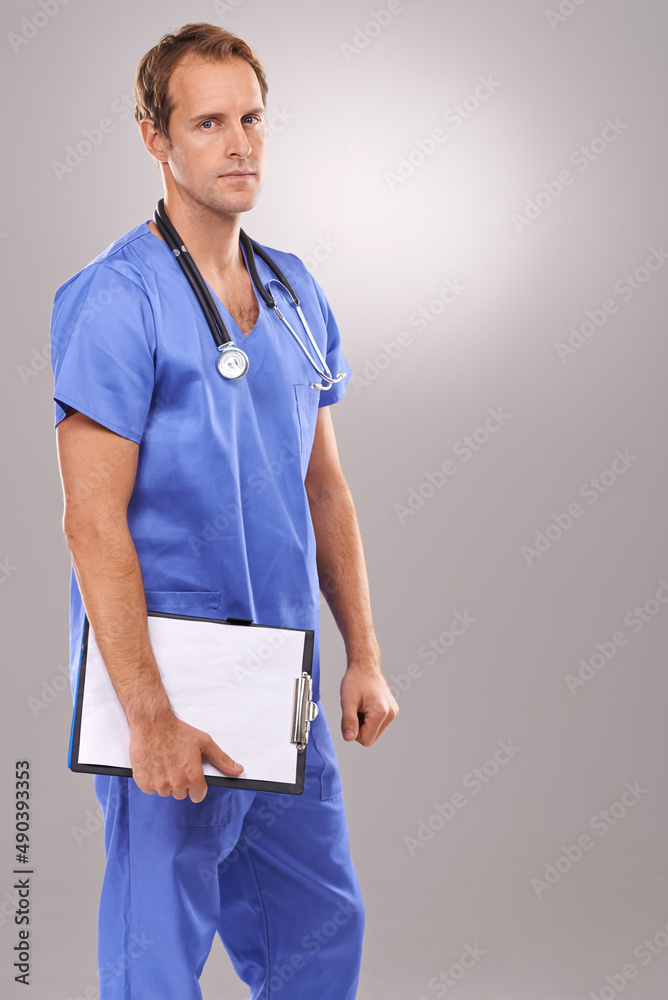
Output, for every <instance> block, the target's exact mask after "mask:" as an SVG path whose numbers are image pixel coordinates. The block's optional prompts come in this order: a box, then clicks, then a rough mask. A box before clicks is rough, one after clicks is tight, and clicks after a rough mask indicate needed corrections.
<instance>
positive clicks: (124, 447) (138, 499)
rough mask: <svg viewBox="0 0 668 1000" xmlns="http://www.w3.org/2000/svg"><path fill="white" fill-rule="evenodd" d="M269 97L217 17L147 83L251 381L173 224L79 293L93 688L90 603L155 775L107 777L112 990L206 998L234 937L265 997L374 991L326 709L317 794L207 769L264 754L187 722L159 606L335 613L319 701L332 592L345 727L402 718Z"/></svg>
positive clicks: (102, 263)
mask: <svg viewBox="0 0 668 1000" xmlns="http://www.w3.org/2000/svg"><path fill="white" fill-rule="evenodd" d="M266 93H267V86H266V80H265V76H264V72H263V69H262V66H261V65H260V63H259V62H258V60H257V58H256V57H255V55H254V54H253V52H252V51H251V50H250V49H249V48H248V46H247V45H246V44H245V42H243V41H241V40H240V39H238V38H236V37H235V36H234V35H232V34H230V33H229V32H226V31H223V30H221V29H220V28H217V27H214V26H212V25H208V24H191V25H185V26H184V27H183V28H182V29H181V30H180V31H178V32H177V33H175V34H173V35H166V36H164V38H163V39H161V41H160V43H159V44H158V45H157V46H155V48H153V49H152V50H151V51H150V52H148V53H147V55H146V56H145V57H144V58H143V60H142V61H141V63H140V65H139V68H138V71H137V79H136V87H135V99H136V118H137V121H138V123H139V128H140V130H141V135H142V139H143V141H144V143H145V145H146V148H147V150H148V152H149V153H150V154H151V156H153V157H154V159H155V160H156V162H157V163H158V164H159V166H160V171H161V174H162V180H163V185H164V204H165V210H166V212H167V215H168V217H169V219H170V220H171V222H172V224H173V225H174V227H175V228H176V230H177V232H178V233H179V235H180V237H181V239H182V241H183V243H184V244H185V246H186V247H187V248H188V251H189V252H190V254H191V256H192V257H193V259H194V261H195V262H196V264H197V266H198V268H199V270H200V272H201V273H202V275H203V277H204V279H205V280H206V281H207V283H208V285H209V287H210V289H211V290H212V291H213V293H214V294H215V296H216V298H217V300H218V303H217V304H218V305H219V306H220V311H221V314H222V315H223V318H224V320H225V323H226V325H227V326H228V328H229V329H230V331H231V333H232V336H233V338H234V339H235V342H236V344H237V346H241V347H243V349H244V351H245V352H246V353H247V354H248V356H249V360H250V367H249V370H248V373H247V374H246V375H244V376H243V377H242V378H239V379H237V380H235V381H227V380H225V379H222V378H221V377H220V374H219V373H218V371H217V370H216V364H215V362H216V357H217V351H216V345H215V344H214V342H213V339H212V337H211V334H210V331H209V329H208V327H207V325H206V322H205V319H204V316H203V313H202V310H201V309H200V307H199V305H198V303H197V301H196V299H195V296H194V294H193V292H192V290H191V288H190V286H189V285H188V283H187V281H186V279H185V277H184V275H183V274H182V273H181V271H180V269H179V266H178V262H177V261H176V259H175V257H174V256H173V254H172V252H171V251H170V250H169V248H168V246H167V245H166V244H165V242H164V241H163V240H162V238H161V236H160V233H159V231H158V229H157V228H156V226H155V224H154V223H153V222H148V223H147V222H144V223H142V224H141V225H139V226H137V227H136V228H135V229H133V230H131V231H130V232H129V233H127V234H126V235H125V236H122V237H121V238H120V239H118V240H116V241H115V242H114V243H112V244H111V245H110V246H109V247H108V248H107V249H106V250H105V251H104V252H103V253H102V254H100V255H99V256H98V257H97V258H95V260H93V261H92V262H91V263H90V264H89V265H87V267H85V268H83V270H82V271H80V272H79V273H78V274H76V275H75V276H74V277H73V278H71V279H70V280H69V281H68V282H66V283H65V284H64V285H63V286H62V287H61V288H59V289H58V291H57V293H56V296H55V303H54V310H53V318H52V362H53V368H54V376H55V390H54V400H55V404H56V426H57V437H58V451H59V460H60V469H61V475H62V480H63V489H64V496H65V513H64V531H65V535H66V540H67V545H68V548H69V551H70V554H71V557H72V567H73V570H72V579H71V592H70V597H71V611H70V645H71V663H70V670H71V682H72V686H73V690H74V685H75V684H76V675H77V669H78V659H79V651H80V648H81V639H82V626H83V617H84V608H85V612H86V613H87V615H88V618H89V620H90V623H91V627H92V629H93V631H94V633H95V637H96V639H97V643H98V645H99V648H100V651H101V653H102V656H103V658H104V661H105V664H106V667H107V670H108V672H109V675H110V677H111V680H112V682H113V684H114V687H115V689H116V691H117V693H118V696H119V700H120V702H121V704H122V706H123V709H124V710H125V713H126V716H127V719H128V723H129V727H130V739H131V742H130V758H131V763H132V768H133V777H132V778H125V777H118V776H108V775H96V776H95V791H96V795H97V797H98V800H99V802H100V804H101V807H102V809H103V811H104V818H105V850H106V858H107V861H106V870H105V875H104V880H103V886H102V894H101V900H100V911H99V924H98V929H99V964H100V997H101V1000H120V998H123V1000H126V998H133V1000H152V998H156V1000H172V998H173V1000H189V998H191V997H193V998H195V997H201V991H200V988H199V985H198V980H199V977H200V974H201V972H202V968H203V965H204V962H205V961H206V958H207V956H208V954H209V950H210V948H211V944H212V941H213V937H214V935H215V933H216V931H218V933H219V934H220V936H221V938H222V940H223V943H224V944H225V947H226V949H227V951H228V953H229V954H230V957H231V959H232V962H233V963H234V966H235V968H236V971H237V972H238V974H239V976H240V977H241V978H242V979H243V980H244V981H245V982H246V983H248V985H249V986H250V988H251V996H252V998H253V1000H259V998H269V997H272V998H274V997H278V996H280V997H281V998H285V1000H327V998H331V1000H347V998H352V997H354V996H355V993H356V988H357V981H358V976H359V964H360V954H361V939H362V930H363V922H364V920H363V907H362V901H361V897H360V891H359V884H358V881H357V877H356V874H355V870H354V867H353V863H352V861H351V858H350V850H349V841H348V832H347V826H346V819H345V811H344V805H343V799H342V794H341V783H340V778H339V772H338V766H337V762H336V757H335V753H334V748H333V744H332V739H331V736H330V732H329V729H328V725H327V720H326V718H325V715H324V713H323V711H322V708H321V706H320V705H319V707H320V714H319V715H318V717H317V718H316V719H315V721H314V722H313V723H312V724H311V737H310V739H309V742H308V745H307V750H306V780H305V790H304V792H303V794H302V795H300V796H291V795H280V794H276V793H271V792H254V791H250V790H247V789H243V788H222V787H220V786H208V785H207V784H206V781H205V779H204V774H203V770H202V758H203V757H206V759H207V760H208V761H209V762H210V763H211V764H213V765H214V766H215V767H216V768H218V769H219V770H220V771H221V772H223V773H224V774H227V775H239V774H242V773H243V761H241V762H239V763H235V762H234V761H232V759H231V758H230V757H229V755H228V754H227V753H226V752H225V746H224V745H223V746H218V745H216V744H215V743H214V742H213V740H212V739H211V738H210V736H209V735H208V734H207V733H204V732H201V731H199V730H197V729H195V728H193V727H192V726H189V725H187V724H186V723H185V722H183V721H182V720H180V719H179V718H178V717H177V716H176V715H175V713H174V712H173V710H172V707H171V705H170V703H169V700H168V698H167V695H166V693H165V690H164V688H163V686H162V682H161V678H160V674H159V671H158V669H157V666H156V663H155V660H154V657H153V653H152V650H151V646H150V641H149V638H148V631H147V619H146V610H147V607H148V608H149V609H150V610H155V611H165V612H171V613H176V614H186V615H191V616H194V617H197V616H201V617H219V618H221V619H223V618H227V617H241V618H249V619H252V620H254V621H256V622H261V623H263V624H268V625H280V626H284V627H290V628H312V629H314V630H315V638H316V642H315V654H314V663H313V680H314V695H313V696H314V700H316V701H318V703H319V698H320V694H319V684H318V677H319V656H318V651H317V646H318V644H317V638H318V623H319V589H320V588H321V589H322V590H323V593H324V595H325V597H326V599H327V601H328V604H329V606H330V608H331V611H332V613H333V615H334V618H335V620H336V623H337V625H338V627H339V629H340V631H341V634H342V636H343V639H344V643H345V648H346V654H347V660H348V666H347V670H346V672H345V675H344V677H343V680H342V683H341V706H342V723H341V725H342V733H343V737H344V739H345V740H348V741H353V740H356V741H357V742H359V743H361V744H362V745H363V746H370V745H371V744H373V743H375V741H376V740H377V739H378V737H379V736H380V735H381V733H382V732H383V731H384V730H385V728H386V727H387V726H388V725H389V723H390V722H391V721H392V720H393V719H394V718H395V716H396V714H397V711H398V707H397V704H396V701H395V700H394V698H393V697H392V694H391V692H390V690H389V688H388V685H387V683H386V681H385V679H384V677H383V674H382V672H381V668H380V653H379V649H378V644H377V641H376V637H375V633H374V628H373V623H372V617H371V610H370V600H369V593H368V584H367V577H366V570H365V564H364V557H363V551H362V545H361V541H360V536H359V529H358V525H357V519H356V515H355V510H354V506H353V502H352V499H351V496H350V491H349V489H348V486H347V483H346V480H345V478H344V475H343V472H342V470H341V466H340V464H339V458H338V453H337V446H336V441H335V437H334V431H333V427H332V421H331V415H330V410H329V405H328V404H331V403H334V402H336V401H337V400H339V399H341V397H342V396H343V394H344V392H345V387H346V383H347V381H348V378H349V376H350V368H349V366H348V364H347V362H346V361H345V358H344V356H343V354H342V353H341V349H340V338H339V332H338V328H337V325H336V321H335V320H334V317H333V316H332V313H331V311H330V309H329V306H328V303H327V300H326V298H325V296H324V294H323V292H322V289H321V288H320V286H319V285H318V284H317V282H316V281H315V280H314V279H313V278H312V277H311V275H310V274H309V272H308V271H307V270H306V268H305V267H304V265H303V263H302V262H301V261H300V260H299V259H298V258H297V257H295V256H294V255H293V254H289V253H285V252H279V251H277V250H274V249H269V248H267V249H268V252H269V253H270V255H271V257H272V259H273V260H275V261H276V263H277V264H278V266H279V267H280V268H281V269H282V270H283V271H284V273H285V275H286V277H287V278H288V280H289V281H290V283H291V284H292V285H293V286H294V287H295V289H296V291H297V294H298V295H299V297H300V299H301V305H302V308H303V310H304V313H305V315H306V317H307V319H308V321H309V325H310V327H311V329H312V332H313V335H314V337H315V339H316V341H317V343H318V346H319V348H320V350H321V352H322V354H323V356H325V358H326V360H327V363H328V365H329V368H330V369H331V371H332V372H333V373H337V372H345V373H346V378H345V379H344V380H342V381H340V382H338V383H337V384H335V385H333V386H332V387H331V388H329V389H326V390H317V389H315V388H313V385H312V383H313V382H314V374H315V373H314V371H313V369H312V368H311V366H310V364H309V361H308V359H307V358H306V357H305V355H304V354H303V352H302V351H301V349H300V347H299V345H298V344H297V343H296V342H295V341H294V339H293V338H292V336H291V334H290V333H289V331H287V330H286V328H285V327H284V326H283V325H282V324H281V323H280V322H279V320H278V319H277V317H276V316H275V314H274V313H273V312H272V310H271V309H268V308H267V306H266V305H265V304H264V302H263V301H262V300H260V299H259V297H258V296H257V295H256V293H255V290H254V286H253V285H252V283H251V280H250V277H249V273H248V271H247V270H246V262H245V256H244V254H243V253H242V249H241V247H240V243H239V231H240V225H241V223H240V216H241V214H242V213H243V212H247V211H248V210H249V209H251V208H252V207H253V206H254V205H255V203H256V201H257V199H258V196H259V193H260V190H261V187H262V182H263V177H264V171H265V144H266V131H265V118H264V112H265V99H266ZM295 167H296V168H297V167H298V165H295ZM258 270H259V272H260V277H261V279H262V281H263V282H264V283H265V284H266V283H267V282H268V280H269V279H270V278H271V277H273V275H272V273H271V272H270V270H269V269H268V267H267V266H266V265H265V263H264V262H263V261H261V260H259V259H258ZM184 669H187V664H184Z"/></svg>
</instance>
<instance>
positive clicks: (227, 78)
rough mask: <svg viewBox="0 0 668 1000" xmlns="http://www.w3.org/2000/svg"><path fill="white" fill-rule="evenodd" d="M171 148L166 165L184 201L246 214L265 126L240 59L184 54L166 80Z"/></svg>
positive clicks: (261, 162)
mask: <svg viewBox="0 0 668 1000" xmlns="http://www.w3.org/2000/svg"><path fill="white" fill-rule="evenodd" d="M169 93H170V96H171V98H172V101H173V108H174V110H173V111H172V114H171V116H170V119H169V135H170V138H171V141H172V147H171V149H170V148H169V147H168V146H167V144H166V142H165V145H164V154H165V160H166V163H167V164H168V165H169V170H171V174H172V177H173V178H174V181H175V183H176V185H177V186H178V188H179V193H180V194H181V197H182V198H183V199H184V200H185V201H190V202H194V203H196V204H198V205H202V206H205V207H206V208H210V209H213V210H214V211H217V212H224V213H229V214H235V213H237V212H247V211H248V210H249V209H251V208H253V206H254V205H255V203H256V201H257V199H258V197H259V195H260V191H261V189H262V181H263V179H264V170H265V164H266V127H265V118H264V108H263V106H262V93H261V91H260V85H259V83H258V79H257V76H256V75H255V72H254V70H253V68H252V66H250V65H249V63H247V62H246V60H245V59H240V58H237V57H233V58H230V59H227V60H225V61H224V62H212V61H209V60H203V59H201V58H197V57H193V56H185V57H184V58H183V59H182V60H181V62H180V63H178V64H177V66H176V68H175V69H174V71H173V73H172V75H171V77H170V81H169Z"/></svg>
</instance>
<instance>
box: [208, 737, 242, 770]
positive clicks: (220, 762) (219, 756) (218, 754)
mask: <svg viewBox="0 0 668 1000" xmlns="http://www.w3.org/2000/svg"><path fill="white" fill-rule="evenodd" d="M202 753H203V755H204V756H205V757H206V759H207V760H208V761H209V763H210V764H213V766H214V767H217V768H218V770H219V771H222V772H223V774H228V775H230V777H236V776H237V775H238V774H241V772H242V771H243V769H244V768H243V764H237V762H236V761H235V760H232V758H231V757H229V756H228V755H227V754H226V753H225V752H224V751H223V750H221V749H220V747H219V746H218V744H217V743H214V741H213V740H212V739H211V737H210V736H209V737H207V739H206V740H205V742H203V743H202Z"/></svg>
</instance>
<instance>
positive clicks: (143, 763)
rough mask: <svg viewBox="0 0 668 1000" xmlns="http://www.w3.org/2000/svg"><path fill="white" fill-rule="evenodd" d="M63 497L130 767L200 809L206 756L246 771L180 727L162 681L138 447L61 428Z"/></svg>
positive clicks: (90, 423)
mask: <svg viewBox="0 0 668 1000" xmlns="http://www.w3.org/2000/svg"><path fill="white" fill-rule="evenodd" d="M57 435H58V458H59V462H60V473H61V477H62V481H63V492H64V496H65V513H64V517H63V530H64V532H65V538H66V541H67V547H68V549H69V551H70V555H71V557H72V566H73V567H74V572H75V574H76V578H77V582H78V584H79V590H80V592H81V597H82V599H83V603H84V607H85V609H86V613H87V615H88V619H89V621H90V624H91V627H92V629H93V632H94V633H95V638H96V640H97V644H98V646H99V649H100V652H101V654H102V658H103V660H104V662H105V665H106V667H107V671H108V673H109V676H110V678H111V681H112V684H113V685H114V688H115V689H116V692H117V694H118V697H119V700H120V702H121V705H122V706H123V709H124V711H125V714H126V716H127V719H128V724H129V726H130V762H131V764H132V771H133V777H134V779H135V781H136V782H137V784H138V785H139V787H140V788H141V790H142V791H144V792H148V793H153V792H157V793H158V794H159V795H169V794H170V793H171V794H173V796H174V798H177V799H183V798H185V797H186V795H188V794H190V798H191V799H192V800H193V802H199V801H201V800H202V799H203V798H204V796H205V795H206V792H207V787H208V786H207V784H206V781H205V779H204V772H203V770H202V754H205V756H206V757H207V759H208V760H209V761H210V762H211V763H212V764H213V765H214V767H217V768H218V769H219V770H221V771H223V772H225V773H226V774H233V775H235V774H239V773H240V770H241V765H235V764H234V762H233V761H232V760H231V758H230V757H228V756H227V754H225V753H223V751H222V750H221V749H220V747H218V746H217V745H216V743H214V741H213V740H212V739H211V737H210V736H209V735H208V734H207V733H204V732H202V731H201V730H199V729H195V728H194V727H193V726H189V725H188V724H187V723H185V722H182V721H181V720H180V719H179V718H178V717H177V716H176V715H175V714H174V712H173V711H172V707H171V705H170V703H169V699H168V697H167V694H166V692H165V689H164V687H163V684H162V679H161V676H160V672H159V670H158V667H157V664H156V662H155V658H154V656H153V650H152V649H151V643H150V639H149V635H148V625H147V619H146V597H145V594H144V583H143V579H142V574H141V567H140V565H139V559H138V558H137V552H136V549H135V546H134V542H133V540H132V536H131V535H130V531H129V528H128V522H127V508H128V503H129V501H130V496H131V495H132V490H133V488H134V482H135V477H136V472H137V456H138V453H139V445H137V444H135V443H134V441H130V440H128V439H127V438H124V437H121V436H120V435H118V434H114V433H113V431H110V430H107V428H106V427H103V426H102V425H101V424H98V423H97V422H96V421H94V420H91V419H89V418H88V417H86V416H85V415H84V414H83V413H79V412H77V411H74V412H72V413H71V414H69V415H68V416H67V417H65V418H64V419H63V420H61V422H60V423H59V424H58V428H57Z"/></svg>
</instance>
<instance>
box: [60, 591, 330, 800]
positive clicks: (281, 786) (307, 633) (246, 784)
mask: <svg viewBox="0 0 668 1000" xmlns="http://www.w3.org/2000/svg"><path fill="white" fill-rule="evenodd" d="M146 614H147V616H148V617H150V618H180V619H184V620H186V621H195V622H214V623H215V624H217V625H239V620H238V619H237V620H233V621H229V622H228V621H225V619H224V618H201V617H200V616H199V615H176V614H171V613H170V612H169V611H149V610H147V612H146ZM242 627H243V628H275V629H278V630H280V631H281V632H285V631H290V632H303V633H304V652H303V655H302V671H303V672H305V673H307V674H309V676H312V671H313V648H314V642H315V632H314V630H313V629H303V628H292V627H289V626H283V625H262V624H260V623H259V622H252V621H251V622H248V624H244V625H243V626H242ZM89 631H90V623H89V621H88V615H86V614H84V627H83V636H82V640H81V653H80V656H79V673H78V677H77V693H76V703H75V707H74V714H73V716H72V730H71V734H70V748H69V756H68V761H67V764H68V767H69V769H70V771H75V772H77V773H82V774H110V775H118V776H119V777H127V778H131V777H132V768H131V767H111V766H109V765H107V764H81V763H79V743H80V739H81V716H82V712H83V691H84V683H85V679H86V655H87V653H88V634H89ZM296 753H297V780H296V781H295V782H294V783H293V784H291V785H288V784H286V783H284V782H280V781H260V780H254V779H252V778H226V777H223V776H222V775H220V776H219V775H217V774H205V775H204V780H205V781H206V783H207V785H217V786H220V787H223V788H246V789H251V790H254V791H258V792H278V793H280V794H283V795H286V794H287V795H301V794H302V793H303V791H304V779H305V772H306V748H304V749H303V750H297V751H296Z"/></svg>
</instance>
